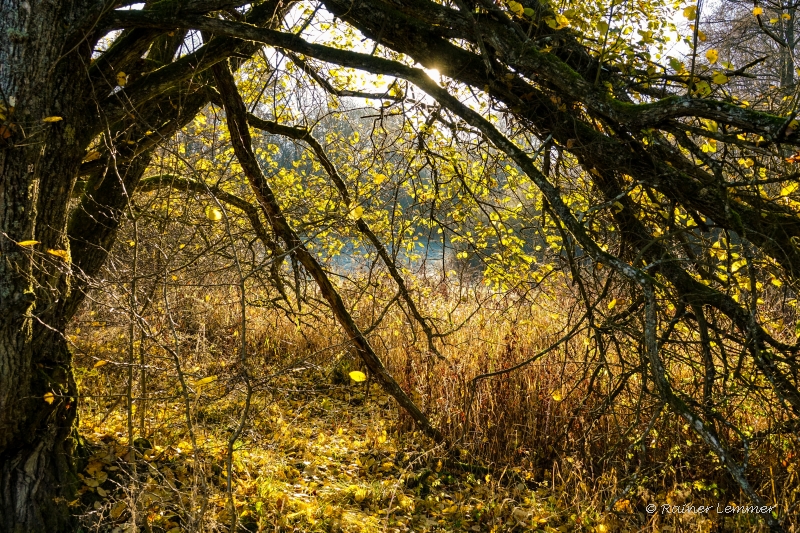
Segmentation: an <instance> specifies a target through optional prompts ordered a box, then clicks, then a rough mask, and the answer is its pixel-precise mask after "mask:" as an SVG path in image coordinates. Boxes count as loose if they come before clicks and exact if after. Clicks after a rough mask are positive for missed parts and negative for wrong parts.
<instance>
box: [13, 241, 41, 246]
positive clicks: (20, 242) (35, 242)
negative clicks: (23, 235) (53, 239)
mask: <svg viewBox="0 0 800 533" xmlns="http://www.w3.org/2000/svg"><path fill="white" fill-rule="evenodd" d="M17 244H18V245H20V246H34V245H36V244H39V241H19V242H18V243H17Z"/></svg>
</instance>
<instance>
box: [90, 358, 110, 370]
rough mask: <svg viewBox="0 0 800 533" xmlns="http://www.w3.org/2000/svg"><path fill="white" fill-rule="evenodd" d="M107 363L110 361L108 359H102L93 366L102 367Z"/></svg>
mask: <svg viewBox="0 0 800 533" xmlns="http://www.w3.org/2000/svg"><path fill="white" fill-rule="evenodd" d="M107 364H108V361H106V360H105V359H100V360H99V361H98V362H96V363H95V364H94V366H93V367H92V368H100V367H101V366H106V365H107Z"/></svg>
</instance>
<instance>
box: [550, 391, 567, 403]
mask: <svg viewBox="0 0 800 533" xmlns="http://www.w3.org/2000/svg"><path fill="white" fill-rule="evenodd" d="M552 398H553V401H556V402H560V401H561V400H563V399H564V398H563V397H562V396H561V393H560V392H558V391H553V394H552Z"/></svg>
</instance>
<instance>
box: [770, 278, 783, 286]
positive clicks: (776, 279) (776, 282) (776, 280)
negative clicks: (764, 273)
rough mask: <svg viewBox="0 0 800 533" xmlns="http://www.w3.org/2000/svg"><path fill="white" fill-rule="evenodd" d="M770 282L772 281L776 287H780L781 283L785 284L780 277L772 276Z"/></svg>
mask: <svg viewBox="0 0 800 533" xmlns="http://www.w3.org/2000/svg"><path fill="white" fill-rule="evenodd" d="M770 283H772V284H773V285H775V286H776V287H780V286H781V285H783V282H782V281H781V280H779V279H778V278H772V280H771V281H770Z"/></svg>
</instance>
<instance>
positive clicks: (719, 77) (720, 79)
mask: <svg viewBox="0 0 800 533" xmlns="http://www.w3.org/2000/svg"><path fill="white" fill-rule="evenodd" d="M711 81H713V82H714V83H716V84H717V85H722V84H723V83H728V76H726V75H725V74H723V73H722V72H717V73H716V74H714V77H713V78H711Z"/></svg>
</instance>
